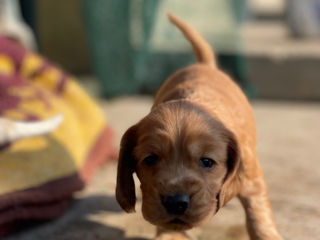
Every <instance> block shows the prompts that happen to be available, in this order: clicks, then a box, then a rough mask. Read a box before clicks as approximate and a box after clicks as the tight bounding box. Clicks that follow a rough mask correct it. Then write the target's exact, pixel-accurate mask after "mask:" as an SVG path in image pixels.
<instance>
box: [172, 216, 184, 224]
mask: <svg viewBox="0 0 320 240" xmlns="http://www.w3.org/2000/svg"><path fill="white" fill-rule="evenodd" d="M169 224H177V225H185V224H186V222H185V221H182V220H181V219H179V218H175V219H173V220H171V221H170V222H169Z"/></svg>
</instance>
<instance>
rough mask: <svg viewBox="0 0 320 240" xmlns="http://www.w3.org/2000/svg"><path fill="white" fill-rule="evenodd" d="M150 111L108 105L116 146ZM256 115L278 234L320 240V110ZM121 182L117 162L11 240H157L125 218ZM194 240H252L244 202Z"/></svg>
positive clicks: (264, 107) (268, 106) (144, 102)
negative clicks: (59, 211)
mask: <svg viewBox="0 0 320 240" xmlns="http://www.w3.org/2000/svg"><path fill="white" fill-rule="evenodd" d="M151 103H152V100H151V98H148V97H130V98H120V99H116V100H112V101H110V102H107V103H106V102H103V103H102V104H101V105H102V107H103V109H104V111H105V113H106V115H107V116H108V119H109V123H110V124H112V125H113V127H114V130H115V132H116V141H117V142H118V141H119V139H120V137H121V134H122V133H123V132H124V130H125V129H126V128H127V127H129V126H130V125H131V124H133V123H135V122H136V121H138V120H139V119H140V118H141V117H142V116H144V115H145V114H146V113H147V112H148V111H149V108H150V105H151ZM253 107H254V111H255V114H256V120H257V126H258V139H259V144H258V153H259V156H260V162H261V165H262V168H263V170H264V173H265V177H266V179H267V182H268V184H269V192H270V199H271V203H272V207H273V209H274V216H275V220H276V223H277V225H278V228H279V230H280V232H281V234H282V235H283V237H284V239H287V240H315V239H319V236H320V207H319V201H320V188H319V183H320V151H319V147H320V103H289V102H261V101H258V102H254V103H253ZM115 176H116V163H115V162H113V163H110V164H109V165H107V166H105V167H103V168H101V169H100V170H99V171H98V173H97V174H96V176H95V177H94V179H93V180H92V182H91V183H90V184H89V186H88V187H87V189H86V190H85V191H83V192H80V193H78V194H77V195H76V197H75V200H74V201H73V203H72V205H71V207H70V209H69V210H68V211H67V213H66V214H65V215H64V216H63V217H61V218H60V219H58V220H56V221H53V222H49V223H46V224H43V225H41V226H37V227H34V228H32V229H29V230H28V231H25V232H22V233H20V234H16V235H15V236H12V237H10V238H8V240H40V239H41V240H43V239H46V240H57V239H58V240H64V239H65V240H69V239H81V240H83V239H84V240H93V239H107V240H124V239H127V240H129V239H130V240H144V239H150V238H152V237H153V235H154V227H153V226H151V225H150V224H148V223H147V222H146V221H144V220H143V218H142V216H141V213H140V211H137V213H136V214H126V213H124V212H122V211H121V209H120V208H119V206H118V205H117V203H116V201H115V198H114V188H115ZM138 198H139V196H138ZM139 207H140V202H139V203H138V206H137V209H139ZM193 234H194V236H196V237H197V238H198V239H200V240H209V239H210V240H218V239H219V240H221V239H226V240H247V239H248V236H247V234H246V230H245V226H244V213H243V210H242V208H241V206H240V204H239V202H238V200H237V199H234V200H232V201H231V202H230V203H229V204H228V205H227V206H226V207H224V208H223V209H222V210H221V211H219V213H218V214H217V215H216V216H215V217H214V218H213V219H212V221H211V222H210V223H209V224H207V225H206V226H203V227H202V228H201V229H198V230H196V231H194V232H193Z"/></svg>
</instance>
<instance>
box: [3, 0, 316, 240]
mask: <svg viewBox="0 0 320 240" xmlns="http://www.w3.org/2000/svg"><path fill="white" fill-rule="evenodd" d="M168 12H170V13H172V14H174V15H177V16H179V17H181V18H182V19H184V20H185V21H186V22H188V23H190V24H191V25H192V26H194V27H195V28H196V29H197V30H198V31H199V32H200V33H201V35H203V36H204V37H205V38H206V39H207V40H208V41H209V42H210V44H211V45H212V46H213V49H214V51H215V53H216V55H217V59H218V62H219V65H220V67H221V68H222V69H223V70H224V71H226V72H227V73H228V74H229V75H231V76H232V77H233V79H234V80H235V81H236V82H238V84H239V85H240V86H241V87H242V89H243V90H244V91H245V93H246V94H247V96H248V97H249V98H250V99H251V101H252V104H253V108H254V111H255V114H256V120H257V127H258V139H259V143H258V154H259V156H260V162H261V165H262V168H263V170H264V172H265V175H266V179H267V182H268V184H269V188H270V199H271V204H272V206H273V208H274V215H275V220H276V222H277V225H278V226H279V230H280V232H281V234H282V235H283V236H284V239H290V240H295V239H296V240H298V239H299V240H304V239H310V240H314V239H317V238H318V237H319V235H320V228H319V219H320V208H319V206H318V205H319V204H318V202H319V200H320V191H319V181H320V170H319V169H320V153H319V147H320V145H319V139H320V102H319V100H320V1H319V0H197V1H194V0H185V1H179V0H170V1H169V0H130V1H127V0H91V1H90V0H68V1H66V0H20V1H18V0H0V33H1V34H4V35H6V36H8V37H10V38H12V39H14V40H16V41H18V42H19V43H20V44H22V45H23V46H25V47H26V48H28V49H30V50H33V51H36V52H38V53H39V54H41V55H43V56H44V57H45V58H47V59H48V60H50V61H51V62H53V63H55V64H56V65H58V66H59V67H60V68H62V69H64V70H66V71H68V72H69V73H71V74H72V75H74V76H75V77H76V78H77V79H78V82H79V83H80V85H81V86H83V88H84V89H85V90H86V91H87V92H89V94H90V95H91V96H93V97H95V98H96V99H97V101H98V102H99V106H101V108H102V109H103V111H104V113H105V115H106V118H107V119H108V121H109V123H110V124H111V126H112V128H113V129H114V131H115V136H116V139H115V143H116V145H117V144H118V143H119V141H120V138H121V136H122V134H123V132H124V131H125V130H126V129H127V128H128V127H129V126H131V125H132V124H134V123H136V122H137V121H138V120H140V119H141V118H142V117H143V116H145V115H146V114H147V113H148V111H149V108H150V106H151V104H152V95H153V94H154V93H155V91H156V90H157V89H158V87H159V86H160V85H161V83H162V82H163V81H164V79H165V78H166V77H168V76H169V75H170V74H172V73H173V72H175V71H176V70H178V69H179V68H182V67H184V66H187V65H189V64H192V63H193V62H194V61H195V60H194V56H193V53H192V51H191V47H190V46H189V44H188V43H187V41H186V40H185V39H184V37H183V36H182V34H181V33H180V32H179V31H177V29H175V27H173V26H172V25H171V24H170V23H169V21H168V19H167V17H166V13H168ZM115 176H116V164H114V163H110V164H109V165H108V166H106V167H103V168H101V169H100V170H99V172H98V174H96V176H95V178H94V179H93V181H92V182H91V184H90V185H89V186H88V187H87V189H86V190H85V191H83V192H81V193H79V194H78V195H77V196H76V197H75V202H74V203H73V205H72V207H71V209H70V210H69V211H68V212H67V213H66V214H65V215H64V216H63V217H62V218H60V219H59V220H57V221H54V222H50V223H47V224H44V225H41V226H40V227H36V228H31V229H29V228H28V229H27V231H23V232H21V233H19V234H16V235H14V236H13V237H11V238H10V239H13V240H18V239H24V240H25V239H44V238H46V239H131V240H134V239H135V240H143V239H150V238H151V237H152V236H153V234H154V229H153V227H152V226H151V225H149V224H147V223H146V222H145V221H144V220H142V216H141V213H140V212H139V211H138V214H134V215H127V214H124V213H123V212H121V210H120V209H119V207H118V206H117V203H116V202H115V200H114V196H113V193H114V187H115ZM138 199H140V196H138ZM139 206H140V202H138V207H137V209H139ZM244 222H245V220H244V213H243V211H242V209H241V207H240V205H239V203H238V202H237V201H236V200H233V201H231V203H230V204H228V205H227V207H226V208H225V209H223V210H222V211H221V212H219V214H218V216H216V217H215V218H214V220H213V221H212V222H210V224H209V225H208V226H206V227H204V228H203V229H202V231H201V232H196V233H195V235H197V236H198V238H199V239H203V240H207V239H230V240H231V239H237V240H242V239H243V240H244V239H247V234H246V231H245V227H244ZM79 226H80V227H79Z"/></svg>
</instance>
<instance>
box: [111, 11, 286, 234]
mask: <svg viewBox="0 0 320 240" xmlns="http://www.w3.org/2000/svg"><path fill="white" fill-rule="evenodd" d="M169 19H170V20H171V22H172V23H173V24H174V25H176V26H177V27H178V28H179V29H180V30H181V31H182V33H183V34H184V35H185V37H186V38H187V39H188V40H189V42H190V43H191V44H192V47H193V50H194V53H195V55H196V57H197V63H196V64H194V65H192V66H189V67H187V68H184V69H182V70H179V71H178V72H176V73H174V74H173V75H172V76H170V77H169V78H168V79H167V80H166V81H165V83H164V84H163V85H162V87H161V88H160V89H159V91H158V92H157V94H156V96H155V100H154V104H153V106H152V109H151V112H150V113H149V114H148V115H147V116H146V117H145V118H143V119H142V120H141V121H140V122H138V123H137V124H136V125H134V126H132V127H130V128H129V129H128V130H127V131H126V133H125V134H124V136H123V137H122V141H121V149H120V156H119V165H118V176H117V188H116V197H117V200H118V202H119V204H120V205H121V207H122V208H123V209H124V210H125V211H127V212H133V211H134V209H135V202H136V196H135V187H134V180H133V177H132V174H133V173H134V172H136V174H137V176H138V178H139V180H140V183H141V190H142V213H143V216H144V218H145V219H146V220H147V221H149V222H150V223H152V224H154V225H156V226H157V227H158V236H157V239H180V237H178V236H181V237H182V236H183V231H184V230H187V229H190V228H193V227H196V226H199V225H201V224H202V223H203V222H205V221H207V220H208V219H210V218H211V217H212V216H213V215H214V214H215V213H216V212H217V211H218V210H219V209H220V208H221V207H223V206H224V205H225V204H226V203H227V202H228V201H229V200H230V199H232V198H233V197H235V196H237V197H239V198H240V200H241V203H242V205H243V207H244V209H245V212H246V218H247V228H248V232H249V235H250V239H251V240H253V239H254V240H280V239H282V238H281V237H280V235H279V233H278V231H277V229H276V227H275V224H274V221H273V219H272V213H271V209H270V204H269V200H268V195H267V187H266V184H265V181H264V178H263V174H262V171H261V168H260V166H259V163H258V158H257V153H256V130H255V123H254V116H253V113H252V110H251V107H250V104H249V102H248V100H247V98H246V97H245V95H244V94H243V92H242V91H241V90H240V88H239V87H238V86H237V85H236V84H235V83H234V82H233V81H232V80H231V79H230V78H229V77H228V76H227V75H226V74H225V73H223V72H222V71H221V70H219V69H218V67H217V65H216V63H215V59H214V55H213V52H212V50H211V47H210V46H209V44H208V43H207V42H206V41H205V40H204V39H203V38H202V37H201V36H200V35H199V34H198V33H197V32H196V31H195V30H194V29H192V28H191V27H190V26H189V25H187V24H186V23H185V22H183V21H182V20H181V19H179V18H177V17H174V16H172V15H169ZM168 233H169V234H168ZM162 236H166V237H162ZM168 236H169V237H168ZM170 236H171V237H170Z"/></svg>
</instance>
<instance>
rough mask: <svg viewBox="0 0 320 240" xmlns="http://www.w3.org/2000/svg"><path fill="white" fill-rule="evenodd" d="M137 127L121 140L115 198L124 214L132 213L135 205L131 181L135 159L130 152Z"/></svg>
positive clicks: (133, 144) (134, 142)
mask: <svg viewBox="0 0 320 240" xmlns="http://www.w3.org/2000/svg"><path fill="white" fill-rule="evenodd" d="M136 132H137V125H134V126H132V127H131V128H129V129H128V130H127V131H126V132H125V134H124V135H123V137H122V139H121V144H120V153H119V162H118V173H117V187H116V198H117V201H118V203H119V204H120V206H121V207H122V209H123V210H125V211H126V212H134V211H135V204H136V192H135V185H134V180H133V173H134V171H135V165H136V164H135V159H134V157H133V154H132V151H133V149H134V147H135V145H136Z"/></svg>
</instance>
